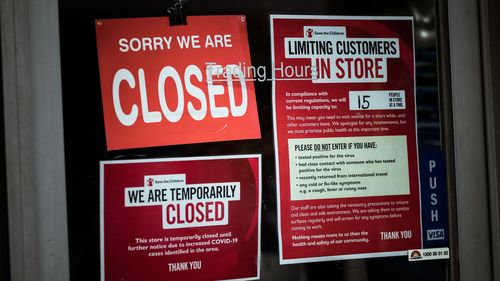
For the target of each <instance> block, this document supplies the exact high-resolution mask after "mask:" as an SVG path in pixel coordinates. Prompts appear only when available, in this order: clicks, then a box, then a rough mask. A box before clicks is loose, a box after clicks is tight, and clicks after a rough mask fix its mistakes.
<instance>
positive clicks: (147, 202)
mask: <svg viewBox="0 0 500 281" xmlns="http://www.w3.org/2000/svg"><path fill="white" fill-rule="evenodd" d="M260 173H261V163H260V155H240V156H218V157H203V158H173V159H151V160H124V161H103V162H101V274H102V277H101V280H103V281H104V280H223V279H235V280H237V279H245V280H250V279H258V278H259V268H260V265H259V263H260V249H259V248H260V214H261V211H260V198H261V182H260Z"/></svg>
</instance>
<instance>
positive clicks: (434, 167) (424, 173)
mask: <svg viewBox="0 0 500 281" xmlns="http://www.w3.org/2000/svg"><path fill="white" fill-rule="evenodd" d="M419 159H420V160H419V162H420V190H421V193H420V194H421V196H422V198H421V202H422V238H423V246H424V248H434V247H447V246H448V241H449V239H448V238H449V231H448V195H447V191H446V167H445V161H444V152H443V151H441V150H424V151H419Z"/></svg>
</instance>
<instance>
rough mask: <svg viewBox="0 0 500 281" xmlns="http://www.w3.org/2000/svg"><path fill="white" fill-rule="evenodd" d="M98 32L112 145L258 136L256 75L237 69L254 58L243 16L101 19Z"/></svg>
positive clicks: (149, 144)
mask: <svg viewBox="0 0 500 281" xmlns="http://www.w3.org/2000/svg"><path fill="white" fill-rule="evenodd" d="M96 34H97V49H98V55H99V69H100V77H101V92H102V103H103V108H104V123H105V129H106V140H107V147H108V150H115V149H125V148H138V147H150V146H161V145H174V144H188V143H200V142H212V141H227V140H239V139H255V138H260V126H259V120H258V114H257V105H256V101H255V90H254V85H253V82H252V81H250V80H246V79H245V76H244V75H243V74H242V73H241V71H235V70H233V69H234V68H235V67H236V66H237V65H242V64H243V65H245V64H246V65H251V61H250V51H249V47H248V38H247V31H246V19H245V17H244V16H196V17H188V25H180V26H170V25H169V19H168V18H167V17H163V18H136V19H109V20H97V21H96ZM228 69H229V70H231V71H226V70H228ZM238 69H239V68H238ZM224 73H225V74H226V75H221V74H224ZM214 76H215V77H216V78H219V79H214V78H213V77H214ZM222 76H223V77H222ZM221 77H222V78H221Z"/></svg>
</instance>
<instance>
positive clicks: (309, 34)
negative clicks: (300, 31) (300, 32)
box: [306, 28, 314, 38]
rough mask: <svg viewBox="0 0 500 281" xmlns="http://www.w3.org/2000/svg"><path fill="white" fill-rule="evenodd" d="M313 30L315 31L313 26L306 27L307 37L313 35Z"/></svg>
mask: <svg viewBox="0 0 500 281" xmlns="http://www.w3.org/2000/svg"><path fill="white" fill-rule="evenodd" d="M313 32H314V30H313V29H312V28H308V29H306V37H307V38H311V37H313Z"/></svg>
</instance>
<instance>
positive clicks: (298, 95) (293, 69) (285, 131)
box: [271, 15, 422, 264]
mask: <svg viewBox="0 0 500 281" xmlns="http://www.w3.org/2000/svg"><path fill="white" fill-rule="evenodd" d="M271 34H272V36H271V40H272V58H273V60H272V61H273V68H274V69H273V73H274V75H275V80H274V82H273V83H274V85H273V100H274V108H273V112H274V117H275V118H274V128H275V148H276V162H277V169H276V170H277V182H278V204H279V208H278V221H279V241H280V262H281V263H283V264H287V263H299V262H313V261H326V260H340V259H354V258H366V257H381V256H394V255H406V253H407V250H408V249H415V248H421V247H422V237H421V218H420V216H421V215H420V188H419V172H418V154H417V137H416V110H415V63H414V41H413V20H412V18H410V17H334V16H288V15H276V16H271Z"/></svg>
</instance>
